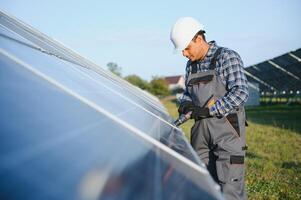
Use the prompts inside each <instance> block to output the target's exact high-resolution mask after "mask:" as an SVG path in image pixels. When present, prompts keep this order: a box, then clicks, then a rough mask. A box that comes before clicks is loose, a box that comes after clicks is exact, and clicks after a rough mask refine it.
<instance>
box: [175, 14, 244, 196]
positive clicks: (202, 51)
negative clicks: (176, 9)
mask: <svg viewBox="0 0 301 200" xmlns="http://www.w3.org/2000/svg"><path fill="white" fill-rule="evenodd" d="M204 34H205V31H204V27H203V25H202V24H200V23H199V22H198V21H197V20H195V19H194V18H191V17H184V18H180V19H179V20H178V21H177V22H176V23H175V25H174V26H173V28H172V30H171V35H170V37H171V41H172V42H173V44H174V46H175V50H177V51H179V50H180V51H182V54H183V56H185V57H187V58H188V62H187V66H186V80H185V84H186V90H185V92H184V94H183V97H182V99H181V101H180V107H179V109H178V111H179V114H187V113H189V112H191V118H192V119H194V120H195V124H194V126H193V127H192V129H191V144H192V146H193V148H194V149H195V151H196V152H197V154H198V155H199V157H200V158H201V160H202V161H203V162H204V163H205V164H206V165H207V168H208V170H209V172H210V174H211V175H212V177H213V178H214V179H215V181H217V182H218V183H219V184H220V185H221V188H222V191H223V194H224V196H225V199H231V200H232V199H246V198H247V197H246V193H245V189H244V157H245V150H246V144H245V111H244V107H243V104H244V103H245V102H246V100H247V98H248V85H247V79H246V76H245V74H244V70H243V63H242V61H241V58H240V56H239V55H238V54H237V53H236V52H235V51H233V50H230V49H228V48H224V47H219V46H218V45H217V44H216V43H215V42H214V41H211V42H207V41H206V38H205V35H204Z"/></svg>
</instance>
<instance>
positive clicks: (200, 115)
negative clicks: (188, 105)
mask: <svg viewBox="0 0 301 200" xmlns="http://www.w3.org/2000/svg"><path fill="white" fill-rule="evenodd" d="M209 117H211V116H210V114H209V108H207V107H206V108H202V107H199V106H194V108H193V109H192V113H191V119H195V120H200V119H205V118H209Z"/></svg>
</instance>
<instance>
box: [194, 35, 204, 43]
mask: <svg viewBox="0 0 301 200" xmlns="http://www.w3.org/2000/svg"><path fill="white" fill-rule="evenodd" d="M203 41H204V40H203V38H202V36H200V35H198V36H197V37H196V42H203Z"/></svg>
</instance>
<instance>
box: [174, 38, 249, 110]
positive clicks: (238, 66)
mask: <svg viewBox="0 0 301 200" xmlns="http://www.w3.org/2000/svg"><path fill="white" fill-rule="evenodd" d="M209 45H210V46H209V50H208V52H207V54H206V56H205V58H204V59H203V60H201V61H197V72H204V71H207V70H209V66H210V62H211V59H212V58H213V55H214V53H215V51H216V50H217V49H218V48H219V47H218V46H217V45H216V43H215V42H214V41H212V42H209ZM188 63H189V62H188ZM188 63H187V66H186V75H185V80H187V78H188V75H189V74H191V66H190V65H189V64H188ZM215 71H216V74H217V75H218V76H219V77H220V78H221V80H222V82H223V84H224V85H225V87H226V90H227V93H226V94H225V95H224V96H223V97H222V98H220V99H217V100H216V102H215V103H214V105H212V106H211V107H210V108H209V112H210V115H211V116H226V115H227V114H228V113H230V112H231V111H232V110H233V109H235V108H238V107H239V106H242V105H243V104H244V103H245V102H246V101H247V99H248V96H249V92H248V82H247V78H246V76H245V74H244V68H243V62H242V60H241V58H240V56H239V55H238V53H236V52H235V51H233V50H231V49H228V48H224V47H223V48H222V50H221V52H220V55H219V56H218V57H217V64H216V69H215ZM185 85H186V88H187V81H186V83H185ZM183 101H192V100H191V96H190V94H189V92H188V91H187V89H186V90H185V92H184V93H183V95H182V97H181V100H180V102H183Z"/></svg>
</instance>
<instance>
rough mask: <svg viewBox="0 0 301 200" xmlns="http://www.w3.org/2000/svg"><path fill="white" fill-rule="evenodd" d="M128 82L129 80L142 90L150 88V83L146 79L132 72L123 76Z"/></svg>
mask: <svg viewBox="0 0 301 200" xmlns="http://www.w3.org/2000/svg"><path fill="white" fill-rule="evenodd" d="M124 79H125V80H127V81H128V82H130V83H131V84H133V85H136V86H137V87H139V88H141V89H142V90H147V91H149V90H150V85H149V83H148V82H147V81H145V80H143V79H141V78H140V77H139V76H137V75H135V74H133V75H128V76H126V77H125V78H124Z"/></svg>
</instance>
